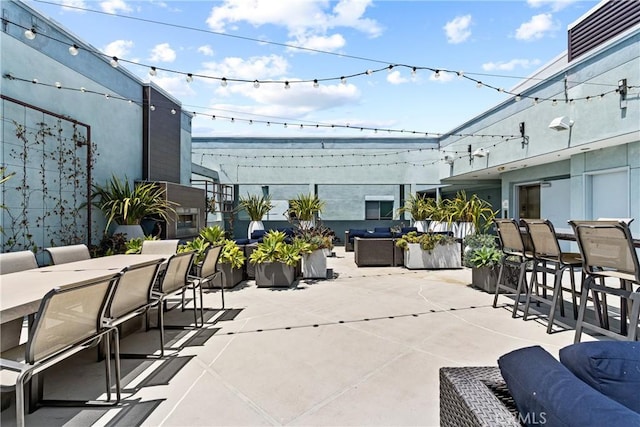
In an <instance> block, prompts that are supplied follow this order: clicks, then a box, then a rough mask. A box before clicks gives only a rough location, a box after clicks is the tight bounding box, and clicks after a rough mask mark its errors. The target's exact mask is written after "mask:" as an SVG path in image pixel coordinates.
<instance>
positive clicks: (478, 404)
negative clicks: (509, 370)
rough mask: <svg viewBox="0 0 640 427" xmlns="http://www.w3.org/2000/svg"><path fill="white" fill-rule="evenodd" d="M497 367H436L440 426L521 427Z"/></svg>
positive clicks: (513, 404) (511, 399)
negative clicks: (437, 371)
mask: <svg viewBox="0 0 640 427" xmlns="http://www.w3.org/2000/svg"><path fill="white" fill-rule="evenodd" d="M519 420H520V417H519V416H518V411H517V409H516V407H515V402H514V401H513V398H512V397H511V395H510V394H509V391H508V390H507V387H506V384H505V382H504V379H503V378H502V375H501V374H500V369H499V368H497V367H460V368H440V426H442V427H476V426H487V427H496V426H521V425H522V424H521V423H520V421H519Z"/></svg>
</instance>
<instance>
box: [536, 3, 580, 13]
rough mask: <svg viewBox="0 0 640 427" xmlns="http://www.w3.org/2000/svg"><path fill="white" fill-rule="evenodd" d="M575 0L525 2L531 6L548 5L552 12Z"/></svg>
mask: <svg viewBox="0 0 640 427" xmlns="http://www.w3.org/2000/svg"><path fill="white" fill-rule="evenodd" d="M576 1H578V0H527V3H528V4H529V6H531V7H533V8H539V7H543V6H550V7H551V10H552V11H553V12H557V11H559V10H562V9H564V8H565V7H567V6H569V5H570V4H571V3H575V2H576Z"/></svg>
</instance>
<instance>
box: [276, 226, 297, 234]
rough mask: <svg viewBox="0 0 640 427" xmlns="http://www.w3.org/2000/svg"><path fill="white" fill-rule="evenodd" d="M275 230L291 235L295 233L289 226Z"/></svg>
mask: <svg viewBox="0 0 640 427" xmlns="http://www.w3.org/2000/svg"><path fill="white" fill-rule="evenodd" d="M276 230H278V231H282V232H283V233H284V234H285V235H287V236H293V235H294V234H295V233H294V231H293V228H291V227H283V228H276Z"/></svg>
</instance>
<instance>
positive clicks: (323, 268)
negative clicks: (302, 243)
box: [302, 249, 327, 279]
mask: <svg viewBox="0 0 640 427" xmlns="http://www.w3.org/2000/svg"><path fill="white" fill-rule="evenodd" d="M302 277H304V278H305V279H326V278H327V255H326V254H325V251H324V249H318V250H315V251H313V252H311V253H310V254H304V255H302Z"/></svg>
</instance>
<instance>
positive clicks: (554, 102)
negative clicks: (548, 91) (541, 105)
mask: <svg viewBox="0 0 640 427" xmlns="http://www.w3.org/2000/svg"><path fill="white" fill-rule="evenodd" d="M551 105H552V106H553V107H555V106H556V105H558V100H557V99H554V100H553V101H551Z"/></svg>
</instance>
